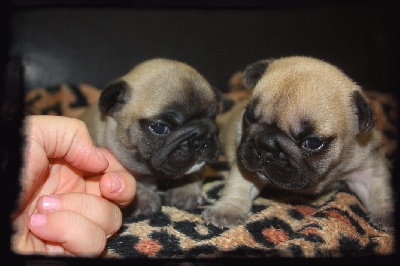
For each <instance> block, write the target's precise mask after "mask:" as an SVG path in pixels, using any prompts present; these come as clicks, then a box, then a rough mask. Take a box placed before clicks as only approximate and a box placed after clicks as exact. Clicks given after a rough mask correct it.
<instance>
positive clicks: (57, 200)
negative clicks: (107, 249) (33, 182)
mask: <svg viewBox="0 0 400 266" xmlns="http://www.w3.org/2000/svg"><path fill="white" fill-rule="evenodd" d="M36 207H37V209H38V211H39V213H43V214H49V213H53V212H59V211H73V212H75V213H78V214H80V215H81V216H84V217H85V218H86V219H88V220H90V221H91V222H93V223H95V224H96V225H97V226H98V227H100V228H101V230H102V231H103V232H105V234H106V235H107V236H111V235H112V234H114V233H115V232H117V231H118V229H119V228H120V227H121V225H122V214H121V210H120V209H119V208H118V206H117V205H115V204H113V203H111V202H110V201H108V200H106V199H104V198H102V197H99V196H95V195H91V194H87V193H64V194H57V195H45V196H42V197H40V198H39V200H38V202H37V205H36Z"/></svg>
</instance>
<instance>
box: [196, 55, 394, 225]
mask: <svg viewBox="0 0 400 266" xmlns="http://www.w3.org/2000/svg"><path fill="white" fill-rule="evenodd" d="M244 81H245V84H246V86H247V87H249V88H252V89H253V92H252V95H251V96H250V99H248V100H245V101H243V102H242V103H239V104H237V105H236V106H235V107H234V108H233V109H232V110H231V111H230V112H229V113H223V114H221V115H220V116H219V117H217V124H219V126H220V143H221V148H222V150H223V151H224V152H225V154H226V156H227V158H228V161H229V163H230V166H231V170H230V173H229V175H228V176H227V180H226V183H225V186H224V188H223V189H222V191H221V195H220V198H219V200H217V202H215V204H214V205H213V206H210V207H208V208H206V209H205V210H204V211H203V214H202V215H203V217H204V219H205V220H206V222H208V223H211V224H214V225H216V226H219V227H229V228H230V227H234V226H237V225H240V224H243V223H244V222H245V221H246V219H247V216H248V214H249V212H250V210H251V206H252V201H253V199H254V198H255V197H256V196H257V195H258V194H259V192H260V191H261V190H262V189H263V188H264V187H265V186H270V187H275V188H278V189H281V190H284V191H292V192H295V193H305V194H313V195H318V194H319V193H323V192H326V191H328V190H331V189H334V188H335V186H336V185H338V184H339V181H344V182H346V183H347V185H348V187H349V188H350V190H351V191H352V192H354V193H355V194H356V195H357V196H358V197H359V198H360V200H361V201H362V202H363V204H364V205H365V206H366V208H367V210H368V212H369V217H370V220H371V222H372V223H373V224H374V225H375V226H377V227H378V228H380V229H382V230H391V229H392V228H393V224H394V202H393V201H394V199H393V198H394V196H393V190H392V187H391V173H390V171H389V168H388V162H387V160H386V158H385V156H384V152H383V151H382V149H381V147H382V145H381V137H380V132H378V131H377V130H376V129H375V128H374V124H375V116H374V111H373V109H372V107H371V105H370V103H369V101H368V99H367V98H366V96H365V94H364V92H363V91H362V89H361V88H360V87H359V86H358V85H357V84H356V83H355V82H353V81H352V80H351V79H350V78H349V77H348V76H346V75H345V74H344V73H343V72H342V71H341V70H339V69H338V68H337V67H335V66H333V65H331V64H329V63H326V62H324V61H321V60H318V59H315V58H309V57H302V56H293V57H284V58H280V59H276V60H274V59H271V60H261V61H258V62H255V63H253V64H251V65H249V66H248V67H247V68H246V69H245V71H244Z"/></svg>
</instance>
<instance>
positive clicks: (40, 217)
mask: <svg viewBox="0 0 400 266" xmlns="http://www.w3.org/2000/svg"><path fill="white" fill-rule="evenodd" d="M46 220H47V216H46V215H45V214H41V213H35V214H32V216H31V225H33V226H43V225H45V224H46Z"/></svg>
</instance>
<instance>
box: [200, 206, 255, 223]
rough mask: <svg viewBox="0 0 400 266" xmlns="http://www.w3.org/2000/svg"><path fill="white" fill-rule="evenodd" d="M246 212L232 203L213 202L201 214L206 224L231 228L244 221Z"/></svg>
mask: <svg viewBox="0 0 400 266" xmlns="http://www.w3.org/2000/svg"><path fill="white" fill-rule="evenodd" d="M247 215H248V212H247V211H245V210H242V209H241V208H240V207H238V206H237V205H233V204H227V203H225V204H218V203H217V204H215V205H214V206H210V207H208V208H206V209H205V210H204V211H203V212H202V216H203V218H204V220H205V221H206V222H207V224H213V225H215V226H217V227H220V228H224V227H227V228H233V227H235V226H238V225H242V224H244V223H245V221H246V219H247Z"/></svg>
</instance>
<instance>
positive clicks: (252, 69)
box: [243, 59, 274, 89]
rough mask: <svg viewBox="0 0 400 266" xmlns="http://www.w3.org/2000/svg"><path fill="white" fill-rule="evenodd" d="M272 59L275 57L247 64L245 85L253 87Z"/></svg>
mask: <svg viewBox="0 0 400 266" xmlns="http://www.w3.org/2000/svg"><path fill="white" fill-rule="evenodd" d="M272 61H274V59H268V60H260V61H257V62H255V63H252V64H250V65H249V66H247V67H246V69H245V70H244V73H243V75H244V85H246V86H247V87H248V88H250V89H253V88H254V87H255V86H256V84H257V82H258V81H259V80H260V78H261V77H262V75H263V74H264V72H265V70H266V69H267V68H268V66H269V65H270V64H271V63H272Z"/></svg>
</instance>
